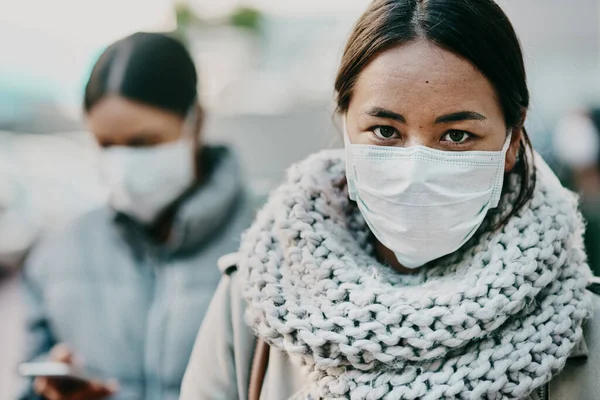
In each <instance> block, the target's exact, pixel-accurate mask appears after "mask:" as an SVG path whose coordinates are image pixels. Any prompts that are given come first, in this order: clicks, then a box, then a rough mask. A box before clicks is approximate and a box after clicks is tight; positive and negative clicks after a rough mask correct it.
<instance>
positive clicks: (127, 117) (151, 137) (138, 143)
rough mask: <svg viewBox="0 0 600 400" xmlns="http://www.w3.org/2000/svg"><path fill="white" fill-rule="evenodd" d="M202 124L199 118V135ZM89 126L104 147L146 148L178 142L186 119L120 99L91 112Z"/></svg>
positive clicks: (109, 100) (107, 100)
mask: <svg viewBox="0 0 600 400" xmlns="http://www.w3.org/2000/svg"><path fill="white" fill-rule="evenodd" d="M198 110H200V108H199V107H198ZM198 115H201V112H199V113H198ZM200 123H201V118H197V121H195V124H196V125H195V131H196V132H199V131H200ZM88 124H89V127H90V130H91V131H92V132H93V133H94V136H95V137H96V140H97V141H98V144H99V145H100V146H101V147H110V146H132V147H144V146H155V145H158V144H162V143H168V142H172V141H175V140H177V139H179V138H180V137H181V135H182V133H183V132H184V125H185V119H184V118H183V117H181V116H179V115H177V114H175V113H172V112H170V111H166V110H161V109H160V108H156V107H153V106H149V105H146V104H142V103H139V102H136V101H132V100H128V99H126V98H123V97H120V96H107V97H105V98H104V99H102V100H101V101H100V102H98V104H96V105H95V106H94V107H93V108H92V109H91V110H90V112H89V114H88ZM197 136H198V135H194V137H196V138H197ZM196 140H198V139H196ZM196 144H198V143H196Z"/></svg>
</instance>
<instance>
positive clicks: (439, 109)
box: [346, 40, 522, 273]
mask: <svg viewBox="0 0 600 400" xmlns="http://www.w3.org/2000/svg"><path fill="white" fill-rule="evenodd" d="M374 107H377V108H383V109H386V110H390V111H392V112H394V113H397V114H401V115H402V116H403V117H404V119H405V122H400V121H397V120H394V119H391V118H383V117H380V116H373V115H369V113H368V110H369V109H372V108H374ZM462 111H470V112H474V113H477V114H480V115H481V116H483V117H484V118H483V120H461V121H454V122H446V123H437V124H436V123H435V121H436V118H438V117H440V116H443V115H447V114H451V113H456V112H462ZM346 126H347V131H348V136H349V138H350V141H351V142H352V143H361V144H371V145H382V146H400V147H409V146H416V145H422V146H427V147H431V148H434V149H439V150H446V151H499V150H501V149H502V146H503V145H504V143H505V141H506V137H507V134H508V133H509V129H508V127H507V126H506V123H505V121H504V115H503V112H502V108H501V106H500V103H499V101H498V98H497V95H496V91H495V90H494V87H493V86H492V84H491V82H490V81H488V79H487V78H486V77H485V76H484V75H483V74H482V73H481V72H479V70H477V69H476V68H475V67H474V66H473V65H472V64H470V63H469V62H468V61H467V60H465V59H463V58H460V57H458V56H456V55H455V54H453V53H451V52H449V51H447V50H445V49H442V48H440V47H438V46H436V45H435V44H433V43H430V42H427V41H424V40H420V41H414V42H410V43H406V44H403V45H400V46H397V47H394V48H392V49H389V50H387V51H385V52H383V53H381V54H380V55H378V56H377V57H376V58H375V59H374V60H373V61H371V63H370V64H369V65H367V67H366V68H365V69H364V70H363V71H362V72H361V73H360V75H359V77H358V80H357V82H356V85H355V87H354V90H353V92H352V96H351V99H350V104H349V108H348V112H347V116H346ZM382 126H384V127H386V128H385V129H387V130H388V132H389V131H393V132H396V134H395V135H394V137H393V138H391V139H385V140H382V138H381V137H380V136H378V135H377V134H376V132H377V130H378V129H377V128H376V127H382ZM379 129H381V128H379ZM456 131H458V132H468V134H469V135H470V136H469V140H467V141H465V142H464V143H461V144H459V145H457V144H456V143H454V142H453V141H451V140H449V139H448V138H449V137H450V136H449V135H450V132H456ZM379 132H381V131H379ZM510 133H512V136H511V143H510V147H509V149H508V151H507V154H506V162H505V171H507V172H508V171H510V170H512V168H513V167H514V165H515V163H516V160H517V154H518V150H519V141H520V139H521V135H522V127H516V128H514V129H511V130H510ZM376 249H377V254H378V256H379V258H380V260H383V261H385V262H387V263H389V264H390V265H391V266H392V267H394V268H395V269H397V270H398V271H399V272H405V273H410V272H415V271H414V270H408V269H406V268H405V267H403V266H402V265H401V264H400V263H398V261H397V259H396V257H395V256H394V254H393V252H392V251H390V250H389V249H387V248H386V247H385V246H383V245H382V244H381V243H379V242H377V243H376Z"/></svg>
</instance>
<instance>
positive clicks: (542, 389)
mask: <svg viewBox="0 0 600 400" xmlns="http://www.w3.org/2000/svg"><path fill="white" fill-rule="evenodd" d="M538 394H539V395H540V400H547V399H546V385H545V384H544V385H542V386H540V387H539V388H538Z"/></svg>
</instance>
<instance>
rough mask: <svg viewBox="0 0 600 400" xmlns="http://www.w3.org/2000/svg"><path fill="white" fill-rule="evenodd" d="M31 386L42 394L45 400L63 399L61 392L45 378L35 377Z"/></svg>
mask: <svg viewBox="0 0 600 400" xmlns="http://www.w3.org/2000/svg"><path fill="white" fill-rule="evenodd" d="M33 387H34V390H35V392H36V393H37V394H40V395H42V396H44V397H45V398H46V399H47V400H63V397H62V395H61V393H60V392H59V391H58V390H56V388H55V387H54V386H53V385H52V384H51V383H50V381H49V380H48V379H47V378H36V379H35V380H34V383H33Z"/></svg>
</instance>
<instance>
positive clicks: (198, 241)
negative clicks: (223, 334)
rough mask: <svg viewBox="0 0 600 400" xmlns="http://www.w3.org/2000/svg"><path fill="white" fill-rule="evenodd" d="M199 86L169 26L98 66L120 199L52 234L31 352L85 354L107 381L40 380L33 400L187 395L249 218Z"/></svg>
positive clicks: (41, 252) (94, 124) (39, 274)
mask: <svg viewBox="0 0 600 400" xmlns="http://www.w3.org/2000/svg"><path fill="white" fill-rule="evenodd" d="M196 86H197V76H196V71H195V68H194V64H193V62H192V59H191V57H190V55H189V54H188V52H187V51H186V49H185V48H184V47H183V45H182V44H180V43H179V42H178V41H176V40H175V39H172V38H170V37H167V36H164V35H160V34H151V33H138V34H134V35H132V36H130V37H127V38H125V39H123V40H120V41H118V42H116V43H115V44H113V45H111V46H110V47H109V48H108V49H107V50H106V51H105V52H104V53H103V54H102V56H101V57H100V59H99V61H98V62H97V64H96V65H95V67H94V69H93V71H92V74H91V77H90V80H89V82H88V84H87V87H86V92H85V110H86V114H87V118H88V121H89V126H90V128H91V131H92V132H93V133H94V135H95V137H96V139H97V141H98V144H99V145H100V147H101V151H100V166H101V174H102V177H103V178H104V179H105V181H106V183H107V186H108V188H109V189H110V198H109V204H110V207H107V208H105V209H101V210H97V211H95V212H92V213H90V214H88V215H85V216H84V217H82V218H81V219H79V220H78V221H77V222H76V223H74V224H72V225H70V226H69V227H68V229H66V230H64V232H62V233H61V234H60V235H57V236H56V237H52V238H49V239H48V240H46V241H45V242H44V243H42V244H41V246H40V247H39V248H38V249H37V250H36V251H35V252H34V254H33V255H32V256H31V257H30V259H29V260H28V262H27V265H26V268H25V274H24V281H25V288H26V292H27V294H28V297H29V298H30V300H31V317H30V322H29V326H28V330H29V336H30V341H29V357H28V358H29V359H30V360H34V359H45V358H47V357H50V358H51V359H53V360H57V361H62V362H67V363H70V362H74V363H78V360H79V362H80V363H81V364H82V367H83V368H84V369H85V370H86V371H87V373H88V375H90V376H92V377H96V378H98V382H93V383H91V384H89V385H86V386H84V387H83V388H81V387H80V388H78V389H77V390H75V391H68V390H62V389H61V387H60V386H58V385H57V382H56V381H53V380H51V379H42V378H37V379H36V380H35V381H34V382H31V384H30V387H29V388H28V391H27V394H25V395H24V396H23V398H27V399H29V398H37V396H38V395H39V396H41V397H44V398H47V399H53V400H54V399H86V400H88V399H97V398H104V397H107V396H110V395H112V397H111V398H115V399H160V400H164V399H176V398H178V397H179V387H180V384H181V379H182V377H183V373H184V370H185V366H186V364H187V360H188V358H189V355H190V353H191V349H192V345H193V342H194V338H195V336H196V333H197V331H198V328H199V326H200V323H201V321H202V319H203V317H204V314H205V311H206V308H207V307H208V304H209V301H210V299H211V297H212V295H213V293H214V290H215V288H216V286H217V284H218V281H219V278H220V273H219V271H218V269H217V265H216V263H217V260H218V258H219V257H220V256H221V255H223V254H226V253H228V252H231V251H233V250H235V249H237V248H238V247H239V240H236V238H237V237H239V234H240V232H241V231H242V230H243V229H244V228H246V227H247V226H248V225H249V224H250V222H251V220H252V218H253V212H252V206H251V201H250V200H251V199H250V197H249V196H248V194H247V193H246V191H245V190H244V188H243V186H242V182H241V174H240V169H239V166H238V163H237V160H236V158H235V157H234V156H233V154H232V153H231V152H230V151H229V150H228V149H227V148H224V147H209V146H203V145H202V143H201V135H200V132H201V125H202V115H203V114H202V110H201V108H200V106H199V105H198V103H197V102H196V99H197V93H196ZM65 173H68V171H65ZM236 242H237V243H236ZM108 379H114V380H116V381H117V383H110V384H109V383H107V382H108ZM117 384H118V386H117ZM34 393H35V394H34Z"/></svg>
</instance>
